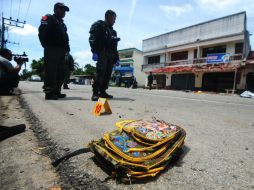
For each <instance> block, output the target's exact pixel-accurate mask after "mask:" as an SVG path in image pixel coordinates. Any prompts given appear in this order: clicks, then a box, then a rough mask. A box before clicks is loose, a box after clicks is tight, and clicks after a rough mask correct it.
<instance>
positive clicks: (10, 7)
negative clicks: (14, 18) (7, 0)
mask: <svg viewBox="0 0 254 190" xmlns="http://www.w3.org/2000/svg"><path fill="white" fill-rule="evenodd" d="M11 15H12V0H11V7H10V17H11Z"/></svg>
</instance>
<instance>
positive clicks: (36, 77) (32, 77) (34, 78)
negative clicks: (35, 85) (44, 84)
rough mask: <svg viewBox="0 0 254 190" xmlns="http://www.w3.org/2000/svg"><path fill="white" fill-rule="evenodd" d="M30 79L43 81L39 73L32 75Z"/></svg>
mask: <svg viewBox="0 0 254 190" xmlns="http://www.w3.org/2000/svg"><path fill="white" fill-rule="evenodd" d="M30 81H41V77H40V76H38V75H32V76H31V77H30Z"/></svg>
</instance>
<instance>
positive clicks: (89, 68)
mask: <svg viewBox="0 0 254 190" xmlns="http://www.w3.org/2000/svg"><path fill="white" fill-rule="evenodd" d="M95 72H96V67H94V66H92V65H91V64H86V65H85V67H84V69H82V68H81V67H80V66H79V64H78V63H76V62H75V63H74V71H73V73H72V74H73V75H93V74H94V73H95Z"/></svg>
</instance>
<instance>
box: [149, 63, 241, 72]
mask: <svg viewBox="0 0 254 190" xmlns="http://www.w3.org/2000/svg"><path fill="white" fill-rule="evenodd" d="M238 67H239V66H229V65H228V64H221V65H218V66H217V65H216V66H214V65H203V66H179V67H165V68H160V69H154V70H152V71H151V72H152V73H177V72H227V71H234V70H235V69H236V68H238Z"/></svg>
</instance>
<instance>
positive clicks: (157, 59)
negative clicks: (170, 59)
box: [148, 55, 160, 64]
mask: <svg viewBox="0 0 254 190" xmlns="http://www.w3.org/2000/svg"><path fill="white" fill-rule="evenodd" d="M153 63H160V56H159V55H157V56H153V57H148V64H153Z"/></svg>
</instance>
